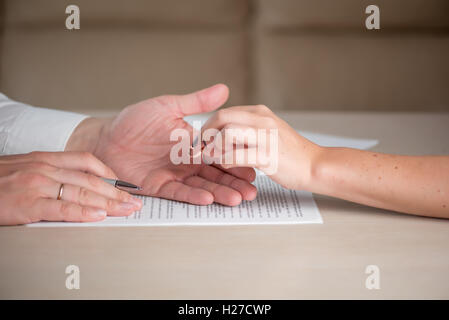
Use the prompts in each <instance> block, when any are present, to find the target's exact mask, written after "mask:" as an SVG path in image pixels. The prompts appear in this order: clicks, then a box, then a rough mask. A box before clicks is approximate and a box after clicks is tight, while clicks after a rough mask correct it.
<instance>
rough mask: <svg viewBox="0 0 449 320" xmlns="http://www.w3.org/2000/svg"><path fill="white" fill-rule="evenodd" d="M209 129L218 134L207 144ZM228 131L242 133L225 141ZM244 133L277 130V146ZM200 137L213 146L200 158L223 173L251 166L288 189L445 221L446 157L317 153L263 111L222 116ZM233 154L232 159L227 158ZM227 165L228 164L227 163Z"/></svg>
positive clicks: (448, 185) (448, 169)
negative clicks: (217, 162) (223, 169)
mask: <svg viewBox="0 0 449 320" xmlns="http://www.w3.org/2000/svg"><path fill="white" fill-rule="evenodd" d="M209 129H217V130H219V131H218V132H217V131H216V132H215V134H213V135H211V139H209V140H208V139H207V130H209ZM232 129H236V130H240V131H237V134H235V133H234V134H231V135H230V136H227V131H228V130H231V132H232ZM248 129H253V130H254V129H255V130H256V131H257V129H265V130H267V129H268V130H270V129H273V130H275V132H277V133H278V138H277V144H276V143H274V144H272V143H271V141H270V143H269V144H265V142H264V140H263V139H262V140H260V139H259V137H258V136H257V139H256V140H255V141H254V139H253V141H252V142H250V141H249V140H251V139H249V140H248V136H249V134H248V133H245V130H248ZM202 131H203V132H202V133H203V137H204V136H206V142H210V141H211V142H210V143H208V144H207V146H206V147H205V148H204V150H203V158H206V159H205V160H207V158H208V156H209V155H210V158H211V159H212V160H216V159H217V158H218V159H219V160H221V162H222V163H224V164H223V166H224V167H228V168H230V167H234V166H251V167H256V168H259V169H261V170H263V171H266V170H267V168H268V169H270V170H271V169H273V168H275V169H276V170H274V172H272V173H271V172H268V174H269V175H270V178H272V179H273V180H274V181H276V182H278V183H280V184H281V185H282V186H284V187H286V188H290V189H303V190H308V191H311V192H315V193H320V194H325V195H328V196H333V197H337V198H341V199H345V200H349V201H353V202H358V203H362V204H365V205H369V206H374V207H379V208H384V209H389V210H395V211H399V212H405V213H410V214H416V215H424V216H431V217H439V218H449V200H448V199H449V197H448V195H449V157H448V156H402V155H391V154H382V153H377V152H370V151H364V150H357V149H351V148H329V147H327V148H325V147H319V146H317V145H315V144H313V143H312V142H310V141H308V140H307V139H305V138H303V137H301V136H300V135H299V134H298V133H296V131H295V130H294V129H292V128H291V127H290V126H288V124H287V123H285V122H284V121H282V120H281V119H279V118H278V117H277V116H276V115H274V114H273V112H271V111H270V110H269V109H268V108H267V107H265V106H249V107H234V108H228V109H223V110H220V111H218V112H217V113H216V114H215V115H214V116H213V117H212V118H211V119H209V121H208V122H207V123H206V124H205V125H204V126H203V128H202ZM249 132H250V131H249ZM229 137H231V138H229ZM220 140H221V141H220ZM266 140H269V139H268V138H267V139H266ZM275 141H276V139H275ZM235 142H237V144H236V143H235ZM238 145H240V146H243V147H240V148H239V146H238ZM255 149H257V150H256V151H257V152H259V153H257V158H256V161H254V159H252V160H253V161H249V160H248V159H250V158H249V153H250V152H251V151H254V150H255ZM238 150H240V151H241V152H243V155H244V161H245V162H244V163H242V162H239V161H237V159H238V157H237V156H236V155H237V154H238V153H237V152H236V151H238ZM216 151H217V152H216ZM231 151H232V157H229V158H226V155H228V154H229V153H230V152H231ZM215 153H217V154H218V155H219V156H218V157H216V156H215ZM259 155H261V156H259ZM228 159H230V160H232V161H230V162H229V163H226V161H227V160H228ZM240 160H241V159H240ZM273 162H277V163H276V165H274V166H273Z"/></svg>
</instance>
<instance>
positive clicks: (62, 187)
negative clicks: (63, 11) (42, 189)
mask: <svg viewBox="0 0 449 320" xmlns="http://www.w3.org/2000/svg"><path fill="white" fill-rule="evenodd" d="M63 192H64V184H63V183H61V187H59V193H58V197H57V198H56V200H61V199H62V193H63Z"/></svg>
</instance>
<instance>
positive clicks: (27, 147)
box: [3, 106, 88, 154]
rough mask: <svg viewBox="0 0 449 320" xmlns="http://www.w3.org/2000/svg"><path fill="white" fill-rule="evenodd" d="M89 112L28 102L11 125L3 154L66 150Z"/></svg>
mask: <svg viewBox="0 0 449 320" xmlns="http://www.w3.org/2000/svg"><path fill="white" fill-rule="evenodd" d="M86 118H88V116H87V115H83V114H78V113H73V112H67V111H59V110H52V109H45V108H35V107H31V106H26V107H25V108H24V109H23V110H22V112H21V113H20V114H19V115H18V117H17V118H16V119H15V122H14V125H13V126H12V127H11V128H10V132H9V133H8V138H7V141H6V144H5V147H4V150H3V153H4V154H19V153H28V152H31V151H64V149H65V146H66V144H67V141H68V140H69V138H70V136H71V135H72V133H73V131H74V130H75V128H76V127H77V126H78V124H79V123H80V122H81V121H83V120H84V119H86Z"/></svg>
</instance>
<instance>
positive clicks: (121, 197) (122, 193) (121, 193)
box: [117, 190, 131, 202]
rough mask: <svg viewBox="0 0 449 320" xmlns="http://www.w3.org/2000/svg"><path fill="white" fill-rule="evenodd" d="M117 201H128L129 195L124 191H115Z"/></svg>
mask: <svg viewBox="0 0 449 320" xmlns="http://www.w3.org/2000/svg"><path fill="white" fill-rule="evenodd" d="M117 191H118V193H117V199H118V200H121V201H124V202H126V201H128V200H129V199H130V198H131V195H130V194H129V193H128V192H126V191H121V190H117Z"/></svg>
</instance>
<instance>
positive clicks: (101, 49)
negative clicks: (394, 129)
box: [0, 0, 449, 111]
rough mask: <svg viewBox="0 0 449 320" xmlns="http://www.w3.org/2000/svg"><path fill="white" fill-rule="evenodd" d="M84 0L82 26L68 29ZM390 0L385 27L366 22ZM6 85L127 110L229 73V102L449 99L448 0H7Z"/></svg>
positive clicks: (347, 106) (290, 105)
mask: <svg viewBox="0 0 449 320" xmlns="http://www.w3.org/2000/svg"><path fill="white" fill-rule="evenodd" d="M69 4H76V5H78V6H79V7H80V12H81V15H80V16H81V29H80V30H67V29H66V28H65V19H66V17H67V14H65V8H66V6H67V5H69ZM369 4H376V5H378V6H379V7H380V24H381V30H376V31H368V30H366V28H365V18H366V16H367V15H366V14H365V13H364V12H365V8H366V7H367V6H368V5H369ZM0 12H1V34H0V37H1V38H0V41H1V42H0V45H1V47H0V91H1V92H3V93H5V94H6V95H8V96H10V97H11V98H13V99H16V100H20V101H24V102H27V103H30V104H33V105H37V106H45V107H50V108H58V109H65V110H75V111H77V110H78V111H86V110H92V111H101V110H119V109H121V108H123V107H124V106H126V105H128V104H130V103H133V102H136V101H139V100H142V99H145V98H149V97H153V96H157V95H161V94H167V93H175V94H182V93H187V92H190V91H194V90H197V89H200V88H203V87H207V86H209V85H212V84H215V83H218V82H222V83H225V84H227V85H228V86H229V87H230V89H231V98H230V101H229V102H228V104H227V105H235V104H256V103H263V104H266V105H268V106H270V107H271V108H273V109H290V110H291V109H297V110H360V111H442V110H445V111H448V110H449V18H448V17H449V1H448V0H394V1H393V0H383V1H380V0H370V1H364V0H339V1H336V0H308V1H306V0H189V1H183V0H146V1H144V0H128V1H121V0H70V1H64V0H33V1H29V0H0Z"/></svg>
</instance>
